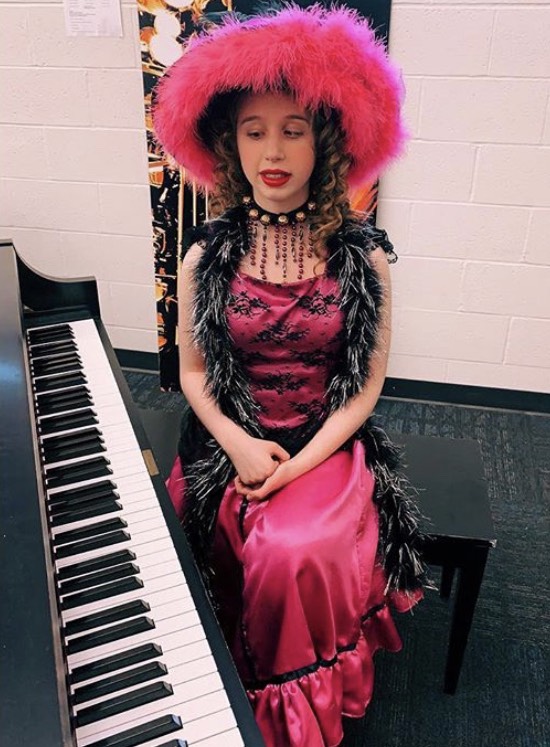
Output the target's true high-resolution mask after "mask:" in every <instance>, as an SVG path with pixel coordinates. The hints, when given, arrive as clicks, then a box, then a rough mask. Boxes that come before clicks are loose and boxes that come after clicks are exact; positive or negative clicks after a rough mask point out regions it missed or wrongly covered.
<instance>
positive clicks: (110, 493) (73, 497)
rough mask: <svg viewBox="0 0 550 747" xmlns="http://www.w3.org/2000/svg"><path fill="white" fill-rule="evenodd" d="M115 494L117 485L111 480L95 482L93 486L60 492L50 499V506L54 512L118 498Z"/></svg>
mask: <svg viewBox="0 0 550 747" xmlns="http://www.w3.org/2000/svg"><path fill="white" fill-rule="evenodd" d="M118 497H119V496H118V494H117V493H115V484H114V483H113V482H111V480H102V481H101V482H94V483H92V484H91V485H83V486H82V487H81V488H72V489H71V490H60V491H59V493H54V494H53V495H51V496H50V497H49V498H48V505H49V506H50V508H51V510H52V511H53V509H54V507H57V506H60V507H62V506H67V507H69V506H75V507H76V506H77V505H78V504H79V503H85V504H88V503H93V501H101V500H105V499H114V498H118Z"/></svg>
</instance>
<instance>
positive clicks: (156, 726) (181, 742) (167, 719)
mask: <svg viewBox="0 0 550 747" xmlns="http://www.w3.org/2000/svg"><path fill="white" fill-rule="evenodd" d="M181 728H182V723H181V719H180V717H179V716H174V715H172V714H170V715H166V716H161V717H160V718H156V719H153V720H152V721H148V722H147V723H146V724H140V725H139V726H133V727H132V728H131V729H126V730H125V731H120V732H118V734H110V735H109V736H108V737H104V738H103V739H99V740H98V741H97V742H93V743H92V744H90V745H89V747H138V745H140V744H145V742H150V741H151V740H153V739H158V738H159V737H164V736H166V735H167V734H171V733H172V732H174V731H177V730H178V729H181ZM168 744H169V745H172V744H175V745H177V747H187V741H186V740H185V739H176V740H172V741H171V742H169V743H168Z"/></svg>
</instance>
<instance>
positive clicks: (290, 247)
mask: <svg viewBox="0 0 550 747" xmlns="http://www.w3.org/2000/svg"><path fill="white" fill-rule="evenodd" d="M243 206H244V208H245V211H246V214H247V216H248V244H249V246H250V265H251V266H252V267H256V266H257V265H258V264H259V267H260V276H261V278H262V280H267V273H266V266H267V239H268V228H269V226H273V244H274V247H275V265H276V266H277V267H279V266H280V267H281V268H282V272H283V282H286V280H287V277H288V264H289V260H291V261H292V262H293V263H294V264H295V265H298V280H302V279H303V277H304V256H307V258H308V259H311V258H312V257H313V242H312V239H311V232H310V230H309V226H308V225H307V223H306V221H307V218H308V215H310V214H311V213H312V212H314V211H315V209H316V207H317V206H316V204H315V202H313V201H308V202H306V203H304V204H303V205H301V206H300V207H299V208H296V210H292V211H290V212H288V213H271V212H269V211H268V210H264V209H263V208H261V207H260V206H259V205H257V204H256V203H255V202H254V200H253V199H252V197H243ZM289 234H290V235H289ZM306 234H307V238H306ZM306 242H307V249H306V247H305V244H306ZM258 249H259V252H260V257H259V262H258Z"/></svg>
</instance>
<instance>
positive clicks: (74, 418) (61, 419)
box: [38, 408, 98, 436]
mask: <svg viewBox="0 0 550 747" xmlns="http://www.w3.org/2000/svg"><path fill="white" fill-rule="evenodd" d="M97 422H98V419H97V415H96V413H95V412H94V410H92V409H91V408H88V409H86V410H79V411H78V412H71V413H69V414H68V415H54V416H52V417H51V418H46V419H45V420H41V421H40V422H39V423H38V430H39V431H40V433H41V435H44V436H46V435H50V434H51V433H59V432H60V431H69V430H72V429H73V428H82V427H84V426H86V425H92V424H97Z"/></svg>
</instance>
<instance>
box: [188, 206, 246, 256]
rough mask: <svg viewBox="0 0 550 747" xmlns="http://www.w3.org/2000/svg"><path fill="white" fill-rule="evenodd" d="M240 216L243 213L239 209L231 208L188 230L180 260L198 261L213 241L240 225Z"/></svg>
mask: <svg viewBox="0 0 550 747" xmlns="http://www.w3.org/2000/svg"><path fill="white" fill-rule="evenodd" d="M240 214H241V211H240V210H239V209H238V208H230V209H228V210H225V211H224V212H223V213H222V214H221V215H219V216H217V217H215V218H211V219H209V220H207V221H205V222H204V223H202V224H201V225H198V226H190V227H189V228H186V229H185V231H184V233H183V242H182V248H181V257H180V259H181V260H185V261H187V262H190V261H191V262H193V261H198V259H200V257H201V256H202V255H203V254H204V250H205V249H207V248H208V247H209V246H210V245H211V244H212V241H213V239H216V238H220V237H222V238H223V236H224V235H225V234H226V233H227V231H229V230H231V229H234V228H235V227H236V226H237V225H238V224H239V220H240V217H241V215H240ZM188 255H190V256H189V258H187V257H188Z"/></svg>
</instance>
